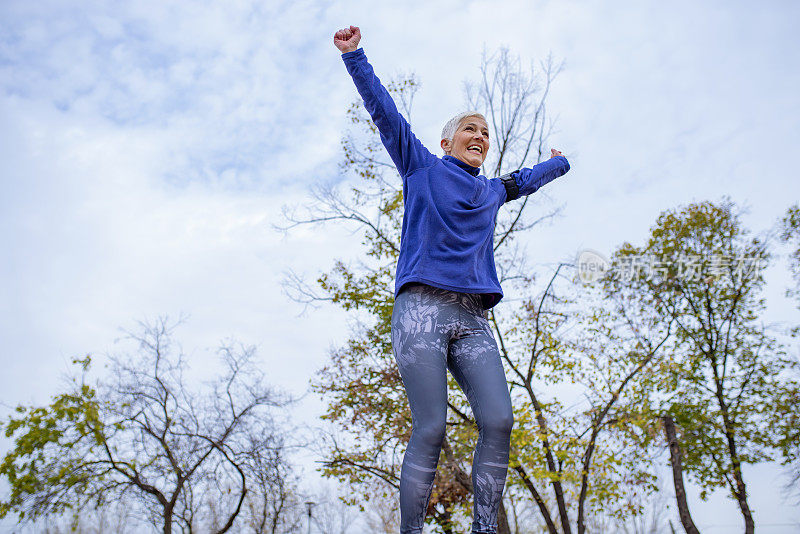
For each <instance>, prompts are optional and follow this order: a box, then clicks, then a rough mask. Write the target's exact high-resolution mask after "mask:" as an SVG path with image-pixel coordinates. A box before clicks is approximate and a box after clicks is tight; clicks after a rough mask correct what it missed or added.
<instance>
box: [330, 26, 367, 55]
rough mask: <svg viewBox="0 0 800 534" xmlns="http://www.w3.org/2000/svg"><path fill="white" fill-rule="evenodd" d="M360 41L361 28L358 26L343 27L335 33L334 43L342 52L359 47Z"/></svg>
mask: <svg viewBox="0 0 800 534" xmlns="http://www.w3.org/2000/svg"><path fill="white" fill-rule="evenodd" d="M359 41H361V30H359V29H358V26H350V27H349V28H343V29H341V30H339V31H338V32H336V33H334V34H333V44H334V45H336V48H338V49H339V50H340V51H341V52H342V54H344V53H345V52H352V51H353V50H356V49H358V42H359Z"/></svg>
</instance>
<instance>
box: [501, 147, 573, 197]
mask: <svg viewBox="0 0 800 534" xmlns="http://www.w3.org/2000/svg"><path fill="white" fill-rule="evenodd" d="M568 170H569V161H567V158H565V157H564V156H563V155H561V152H559V151H558V150H555V149H550V159H548V160H546V161H543V162H541V163H537V164H536V165H534V166H533V167H530V168H527V167H525V168H522V169H520V170H518V171H514V172H512V173H511V176H512V177H513V178H514V181H515V182H516V183H517V187H518V188H519V195H518V196H517V198H519V197H521V196H524V195H530V194H531V193H535V192H536V191H538V190H539V188H541V187H542V186H543V185H545V184H547V183H549V182H552V181H553V180H555V179H556V178H558V177H559V176H563V175H564V174H566V173H567V171H568ZM509 200H514V199H513V198H507V199H506V202H508V201H509Z"/></svg>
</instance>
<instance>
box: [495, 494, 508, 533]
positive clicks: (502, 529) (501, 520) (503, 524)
mask: <svg viewBox="0 0 800 534" xmlns="http://www.w3.org/2000/svg"><path fill="white" fill-rule="evenodd" d="M497 534H511V528H509V526H508V516H507V515H506V507H505V504H504V503H503V501H502V499H501V500H500V508H499V509H498V510H497Z"/></svg>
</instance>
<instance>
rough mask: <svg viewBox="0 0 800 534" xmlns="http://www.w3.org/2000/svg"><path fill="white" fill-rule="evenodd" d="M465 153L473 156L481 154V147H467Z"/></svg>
mask: <svg viewBox="0 0 800 534" xmlns="http://www.w3.org/2000/svg"><path fill="white" fill-rule="evenodd" d="M467 152H472V153H475V154H483V147H482V146H480V145H472V146H468V147H467Z"/></svg>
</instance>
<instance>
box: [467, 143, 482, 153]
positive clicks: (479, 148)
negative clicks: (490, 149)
mask: <svg viewBox="0 0 800 534" xmlns="http://www.w3.org/2000/svg"><path fill="white" fill-rule="evenodd" d="M473 148H476V149H478V152H481V153H482V152H483V149H482V148H481V147H479V146H478V145H472V146H471V147H468V148H467V150H472V149H473Z"/></svg>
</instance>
